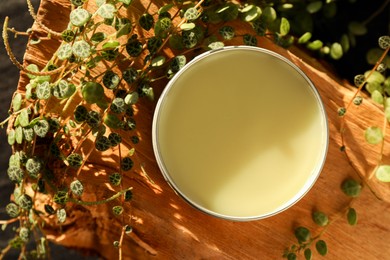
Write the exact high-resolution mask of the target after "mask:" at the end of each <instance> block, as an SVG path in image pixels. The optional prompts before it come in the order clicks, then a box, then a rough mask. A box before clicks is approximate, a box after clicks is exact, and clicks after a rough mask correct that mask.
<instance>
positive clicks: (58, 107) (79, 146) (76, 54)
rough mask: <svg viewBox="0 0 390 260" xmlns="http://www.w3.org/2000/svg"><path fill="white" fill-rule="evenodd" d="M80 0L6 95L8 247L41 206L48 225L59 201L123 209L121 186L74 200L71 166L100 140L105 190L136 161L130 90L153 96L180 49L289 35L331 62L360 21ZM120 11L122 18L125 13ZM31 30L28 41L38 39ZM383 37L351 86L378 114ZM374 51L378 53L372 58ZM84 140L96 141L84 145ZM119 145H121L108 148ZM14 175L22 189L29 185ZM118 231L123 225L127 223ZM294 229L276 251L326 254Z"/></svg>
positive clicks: (315, 7)
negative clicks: (14, 225) (15, 223)
mask: <svg viewBox="0 0 390 260" xmlns="http://www.w3.org/2000/svg"><path fill="white" fill-rule="evenodd" d="M89 1H92V0H70V3H71V5H72V10H71V12H70V14H69V24H68V26H66V28H65V30H64V31H63V32H61V33H58V34H55V35H54V36H55V37H53V39H58V49H57V50H56V51H54V52H53V53H52V57H49V60H48V62H47V64H46V65H42V64H39V66H38V65H37V64H29V65H27V66H26V69H27V70H28V72H30V73H27V76H28V79H27V80H28V82H27V85H26V92H25V94H22V93H15V95H14V97H13V99H12V102H11V108H10V118H11V119H12V120H10V122H11V123H10V124H9V131H8V137H7V139H8V143H9V145H11V146H13V151H14V152H13V154H12V156H11V158H10V160H9V166H8V169H7V175H8V176H9V179H10V181H11V182H13V183H15V190H14V202H11V203H9V204H8V205H7V206H6V211H7V213H8V214H9V215H10V217H12V218H20V219H21V220H22V219H23V220H24V219H29V220H30V219H31V223H30V222H29V223H28V224H27V223H24V221H20V223H21V226H20V227H19V228H18V229H16V230H17V233H16V238H15V239H13V240H12V241H10V245H11V246H12V247H13V248H17V249H19V250H22V249H23V248H24V249H25V244H26V242H27V241H28V240H30V239H32V236H31V237H30V236H29V234H32V232H33V233H34V234H41V232H36V229H37V226H36V224H34V223H37V221H38V219H39V218H40V215H45V212H46V213H47V214H48V215H53V217H56V218H57V221H58V223H59V224H60V225H61V224H64V223H65V222H66V219H67V212H66V209H68V208H69V207H68V204H85V205H95V204H99V203H106V202H108V201H111V200H116V201H115V202H116V203H122V204H121V205H120V206H114V207H113V208H112V212H113V214H114V215H121V214H123V212H124V211H125V210H126V206H125V205H126V204H125V202H126V201H130V200H131V199H132V198H133V193H132V190H131V189H130V188H128V189H125V190H122V191H117V192H116V193H115V194H114V195H113V196H112V197H110V198H108V199H104V200H102V201H97V202H89V201H82V200H80V199H81V197H84V196H82V194H83V193H84V192H85V191H84V185H86V184H87V183H86V182H88V181H89V180H88V179H84V178H83V179H82V181H83V183H82V182H81V181H80V180H79V179H78V178H79V176H84V175H82V174H83V171H84V170H85V169H84V167H81V166H82V165H84V164H85V163H87V164H85V165H88V164H91V166H92V167H93V163H92V161H95V160H90V158H89V157H90V155H91V154H93V156H96V155H97V156H99V154H100V152H103V151H107V150H110V148H111V150H110V152H112V153H115V158H117V157H118V158H119V160H118V162H119V163H117V165H116V169H114V170H113V172H114V173H112V174H110V175H108V179H107V180H106V181H107V182H109V183H110V184H111V185H112V186H113V188H118V187H120V186H121V185H125V184H127V183H124V182H123V176H124V174H125V173H124V172H126V171H131V170H132V169H133V167H134V165H135V164H138V163H139V161H138V159H137V157H136V156H134V155H135V154H136V149H135V146H136V145H137V144H138V143H140V142H142V138H140V136H141V135H140V134H139V133H138V132H136V131H134V130H136V126H137V124H136V121H135V118H139V117H142V116H143V111H141V110H139V107H138V105H139V104H140V102H145V101H141V100H142V99H145V98H146V99H149V100H153V99H154V90H153V86H154V82H155V81H157V80H160V79H163V78H167V79H170V78H172V77H173V76H174V75H175V74H176V73H177V72H179V71H180V70H181V69H182V68H183V67H184V66H185V64H186V63H187V59H188V57H192V56H193V55H192V54H197V53H200V52H202V51H205V50H209V49H218V48H221V47H223V46H225V45H229V44H230V42H231V40H234V39H237V38H240V39H241V40H242V43H243V44H245V45H249V46H257V45H258V43H260V42H261V41H263V40H264V38H267V39H270V40H272V41H274V42H275V43H276V44H278V45H280V46H282V47H285V48H287V47H289V46H291V45H292V44H294V43H298V44H300V46H301V47H303V48H307V49H308V50H309V51H312V52H313V55H318V57H326V58H330V59H333V60H342V59H343V58H344V55H345V54H346V53H348V51H350V49H352V48H354V46H355V45H356V43H357V42H358V41H359V37H360V36H362V35H365V34H367V29H368V28H369V27H368V26H366V24H365V23H363V22H359V21H351V22H350V23H348V24H346V25H345V31H344V32H342V33H341V34H340V35H337V33H336V32H333V33H334V37H332V39H327V38H326V37H325V36H324V35H322V34H321V33H318V32H316V31H315V28H316V24H317V23H315V22H314V20H315V19H318V20H320V19H322V20H321V21H325V22H326V21H329V19H334V18H335V17H336V16H337V15H340V14H339V12H338V5H339V3H338V2H336V1H317V0H314V1H307V2H300V1H298V2H297V1H292V2H291V1H290V2H280V1H276V2H272V3H271V2H269V1H251V2H249V1H202V2H201V3H199V2H194V1H187V2H185V1H176V2H175V1H174V2H170V3H168V4H165V5H164V6H161V7H160V8H159V9H158V12H152V11H151V9H150V7H146V8H145V10H144V11H142V12H143V13H141V14H140V13H139V12H138V11H137V12H133V11H134V10H133V6H132V2H133V1H132V0H115V1H111V0H110V1H106V0H95V1H93V2H94V4H92V5H90V4H89ZM95 3H96V5H95ZM125 9H127V10H126V11H125V12H123V11H124V10H125ZM176 11H177V15H175V14H176ZM130 13H131V14H134V16H131V17H130V16H129V17H128V14H130ZM327 19H328V20H327ZM233 20H236V21H237V22H238V23H241V24H239V25H238V26H241V25H243V26H242V28H250V29H248V30H247V31H245V32H242V31H241V30H240V33H239V34H238V33H236V30H237V32H238V31H239V30H238V27H237V28H234V27H233V25H231V24H230V23H229V21H233ZM44 24H46V23H44ZM247 25H249V26H247ZM47 26H49V27H50V24H48V25H47ZM240 29H241V27H240ZM48 36H49V37H51V33H48ZM313 36H315V37H316V38H314V37H313ZM38 37H40V36H38ZM262 37H263V38H262ZM32 38H33V37H32ZM32 38H31V39H30V44H35V45H39V44H42V42H45V41H41V39H37V40H34V39H32ZM337 39H340V40H339V41H337ZM389 39H390V37H389V36H382V37H380V38H379V39H378V46H377V48H373V50H371V51H370V52H369V53H368V54H367V60H368V62H369V63H370V64H372V65H374V66H375V71H374V72H371V71H368V72H365V73H363V74H361V75H358V76H357V77H355V84H356V86H357V87H359V88H361V87H363V86H364V87H365V88H364V89H360V90H362V91H363V90H364V91H368V93H369V94H370V96H371V98H372V99H373V100H374V101H375V102H376V103H377V104H378V106H382V107H383V109H384V112H385V116H386V118H387V120H389V121H390V98H389V96H390V77H388V75H386V73H387V67H388V66H390V59H389V58H388V57H385V58H381V56H382V54H383V51H386V50H387V49H388V48H389V44H390V43H389V42H390V40H389ZM168 48H170V49H172V50H174V52H173V53H174V55H173V57H170V55H167V53H170V51H169V52H166V51H167V49H168ZM187 54H189V55H188V56H187ZM378 60H380V63H378V65H376V64H377V62H378ZM48 72H53V74H51V75H48ZM360 90H359V91H360ZM362 96H364V95H356V96H355V97H354V100H353V104H355V105H360V104H361V103H362V102H363V98H362ZM349 110H350V108H349V107H348V106H346V107H341V108H339V109H338V114H339V115H340V118H341V120H344V119H345V118H346V117H345V116H344V115H345V114H346V112H347V111H349ZM3 124H4V123H2V125H1V126H3ZM125 131H126V133H125V134H124V132H125ZM130 131H132V132H130ZM384 135H385V129H383V128H378V127H376V126H372V127H369V128H368V129H367V130H366V132H365V133H364V136H365V138H366V140H367V142H369V143H371V144H378V143H381V142H383V141H384ZM122 138H123V140H122ZM91 145H92V147H93V146H95V148H96V150H94V149H92V150H91V151H90V152H89V149H90V147H91ZM122 146H126V148H128V150H129V151H128V152H126V153H125V154H124V153H121V152H118V151H119V150H121V149H122ZM342 147H343V149H342V150H343V151H344V152H347V151H348V149H346V146H345V144H343V145H342ZM39 151H40V152H39ZM122 152H123V151H122ZM114 167H115V166H114ZM389 172H390V170H389V166H387V165H384V164H383V165H382V164H380V165H377V168H376V170H375V172H374V173H375V176H376V178H377V179H378V180H380V181H383V182H388V181H390V177H389V176H390V174H389ZM60 173H61V174H60ZM91 178H93V177H91ZM129 179H131V178H129ZM126 180H127V179H126ZM93 181H95V180H93ZM25 185H27V186H31V187H32V188H33V189H32V191H31V192H32V193H30V191H28V192H29V195H27V194H26V192H27V189H26V190H25V188H24V187H26V186H25ZM86 187H88V186H87V185H86ZM361 188H362V184H359V183H358V182H356V181H354V180H346V181H345V182H343V184H342V190H343V192H344V193H345V194H347V195H348V196H350V197H357V196H358V195H359V193H360V190H361ZM37 192H42V193H45V194H46V196H47V198H48V200H49V201H48V202H47V203H46V204H45V205H44V211H45V212H38V210H37V209H33V205H34V204H35V202H34V200H35V197H36V196H35V193H37ZM121 196H123V197H121ZM85 197H87V196H85ZM119 199H121V200H119ZM55 204H56V205H55ZM52 205H55V206H52ZM114 205H117V204H114ZM58 207H59V208H58ZM312 219H313V221H314V222H315V223H316V224H317V225H318V226H319V228H321V227H323V228H325V227H326V226H327V225H328V224H329V223H330V221H329V219H328V216H327V215H326V214H325V213H323V212H320V211H315V212H313V214H312ZM347 219H348V223H349V224H351V225H354V224H356V221H357V217H356V211H355V210H354V209H353V208H350V209H349V211H348V213H347ZM34 229H35V230H34ZM127 232H131V227H129V230H128V231H127ZM42 235H43V234H42ZM295 236H296V238H297V239H298V245H294V246H292V247H291V248H289V249H288V250H287V252H286V254H285V255H284V256H285V257H286V258H287V259H296V258H297V256H298V254H299V252H300V251H302V252H304V255H305V258H306V259H311V258H312V249H310V248H309V247H310V246H311V244H313V246H314V244H315V247H316V250H317V252H318V253H319V254H321V255H325V254H326V252H327V245H326V243H325V242H324V241H323V240H320V239H318V238H319V237H318V236H312V235H311V232H310V231H309V229H307V228H305V227H299V228H297V229H296V230H295ZM42 241H45V238H44V237H43V238H42V240H40V239H37V241H36V243H37V244H40V245H41V244H42V250H41V251H42V252H46V251H45V249H44V247H45V246H46V245H45V244H44V243H43V242H42ZM315 242H316V243H315ZM118 243H119V241H118ZM118 247H119V244H118ZM24 249H23V250H24ZM313 250H314V249H313ZM41 251H40V252H41ZM41 258H42V259H45V256H44V255H42V257H41Z"/></svg>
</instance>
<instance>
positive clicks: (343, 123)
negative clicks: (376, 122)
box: [340, 47, 390, 200]
mask: <svg viewBox="0 0 390 260" xmlns="http://www.w3.org/2000/svg"><path fill="white" fill-rule="evenodd" d="M389 51H390V47H388V48H387V49H386V50H384V52H383V53H382V55H381V57H380V58H379V59H378V61H377V62H376V64H375V66H374V67H373V68H372V69H371V70H370V72H369V74H368V75H367V77H365V80H364V81H363V82H362V83H361V84H360V85H359V87H358V89H357V90H356V91H355V93H354V95H353V96H352V98H351V99H350V101H349V102H348V104H347V106H346V107H345V108H346V112H345V114H344V115H343V116H342V118H341V124H340V125H341V126H340V137H341V146H343V147H345V136H344V133H345V124H346V119H345V118H346V115H347V112H348V111H349V108H350V107H351V105H352V103H353V100H354V99H355V98H356V96H357V95H358V94H359V93H360V91H361V90H362V88H363V87H364V85H365V84H366V83H367V79H368V78H369V77H370V76H371V75H372V74H373V73H374V71H376V70H377V68H378V66H379V65H380V64H381V63H382V61H383V60H384V59H385V58H386V56H387V53H388V52H389ZM385 119H386V117H385ZM386 126H387V122H386V121H385V123H384V128H386ZM383 149H384V140H383V142H382V147H381V154H383ZM344 154H345V156H346V157H347V160H348V161H349V164H350V165H351V166H352V168H353V169H354V170H355V172H356V173H357V175H358V176H359V177H360V179H361V180H362V181H363V182H364V184H365V185H366V186H368V188H369V189H370V191H371V193H372V194H373V195H374V196H375V197H376V198H377V199H378V200H383V198H381V197H380V196H379V195H378V194H377V193H376V192H375V191H374V189H373V188H372V187H371V186H370V184H369V183H368V180H369V179H370V178H371V177H372V175H373V172H371V173H370V175H369V176H368V178H367V177H366V176H365V175H364V173H362V172H361V171H360V170H359V169H358V168H357V167H356V166H355V165H354V164H353V163H352V160H351V158H350V156H349V154H348V151H347V149H345V150H344ZM381 160H382V155H380V158H379V161H381Z"/></svg>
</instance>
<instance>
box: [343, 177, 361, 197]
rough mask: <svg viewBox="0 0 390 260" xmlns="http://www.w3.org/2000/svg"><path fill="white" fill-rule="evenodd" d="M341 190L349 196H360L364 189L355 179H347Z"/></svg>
mask: <svg viewBox="0 0 390 260" xmlns="http://www.w3.org/2000/svg"><path fill="white" fill-rule="evenodd" d="M341 190H342V191H343V192H344V194H345V195H347V196H349V197H358V196H359V195H360V192H361V190H362V186H361V185H360V183H359V182H357V181H356V180H354V179H346V180H345V181H343V183H342V184H341Z"/></svg>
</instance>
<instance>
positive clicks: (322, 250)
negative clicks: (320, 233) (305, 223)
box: [316, 240, 328, 256]
mask: <svg viewBox="0 0 390 260" xmlns="http://www.w3.org/2000/svg"><path fill="white" fill-rule="evenodd" d="M316 249H317V252H318V253H319V254H320V255H322V256H324V255H326V254H327V253H328V246H327V245H326V242H325V241H324V240H318V241H317V243H316Z"/></svg>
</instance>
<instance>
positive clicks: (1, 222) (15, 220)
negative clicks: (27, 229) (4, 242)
mask: <svg viewBox="0 0 390 260" xmlns="http://www.w3.org/2000/svg"><path fill="white" fill-rule="evenodd" d="M17 221H19V218H11V219H8V220H0V225H8V224H11V223H14V222H17ZM0 259H1V258H0Z"/></svg>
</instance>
